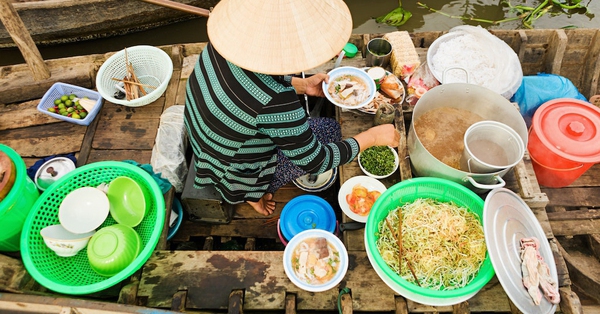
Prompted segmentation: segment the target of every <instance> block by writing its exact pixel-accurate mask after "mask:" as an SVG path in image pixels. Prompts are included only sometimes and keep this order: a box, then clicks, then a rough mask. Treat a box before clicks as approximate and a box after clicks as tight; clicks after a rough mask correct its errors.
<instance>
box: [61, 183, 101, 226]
mask: <svg viewBox="0 0 600 314" xmlns="http://www.w3.org/2000/svg"><path fill="white" fill-rule="evenodd" d="M109 209H110V203H109V202H108V197H107V196H106V194H104V192H102V191H101V190H100V189H97V188H93V187H89V186H87V187H82V188H79V189H76V190H73V191H72V192H71V193H69V194H67V196H66V197H65V199H64V200H63V201H62V202H61V203H60V207H59V208H58V220H59V221H60V224H61V225H62V226H63V227H64V228H65V229H67V230H68V231H70V232H72V233H87V232H90V231H93V230H95V229H96V228H98V227H100V225H102V223H103V222H104V220H106V217H108V212H109Z"/></svg>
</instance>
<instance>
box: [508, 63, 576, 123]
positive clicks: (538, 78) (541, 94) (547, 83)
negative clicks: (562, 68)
mask: <svg viewBox="0 0 600 314" xmlns="http://www.w3.org/2000/svg"><path fill="white" fill-rule="evenodd" d="M556 98H575V99H579V100H583V101H587V99H586V98H585V96H583V95H582V94H581V93H580V92H579V90H578V89H577V87H575V85H574V84H573V82H571V80H569V79H568V78H566V77H563V76H560V75H556V74H549V73H538V74H537V75H527V76H524V77H523V82H522V83H521V86H519V89H517V91H516V93H515V94H514V95H513V97H512V98H511V101H512V102H516V103H517V104H519V111H520V112H521V115H522V116H523V119H525V123H526V124H527V126H531V119H532V118H533V114H534V113H535V111H536V110H537V108H538V107H540V106H541V105H543V104H544V103H545V102H547V101H550V100H553V99H556Z"/></svg>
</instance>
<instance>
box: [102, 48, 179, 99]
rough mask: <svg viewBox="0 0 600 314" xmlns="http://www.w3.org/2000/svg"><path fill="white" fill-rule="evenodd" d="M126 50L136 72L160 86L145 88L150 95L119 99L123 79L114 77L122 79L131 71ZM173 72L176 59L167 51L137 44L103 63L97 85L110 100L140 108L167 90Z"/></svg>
mask: <svg viewBox="0 0 600 314" xmlns="http://www.w3.org/2000/svg"><path fill="white" fill-rule="evenodd" d="M125 50H127V61H129V63H131V64H132V65H133V70H134V72H135V75H136V76H137V77H138V79H139V80H140V82H141V83H142V84H147V85H152V86H156V89H153V88H149V87H144V90H145V91H146V92H147V95H145V96H142V97H140V98H137V99H132V100H127V99H117V98H115V92H117V91H118V88H117V83H119V82H118V81H115V80H114V79H113V78H115V79H119V80H120V79H123V77H125V75H126V74H127V68H126V63H125ZM172 74H173V62H172V61H171V58H170V57H169V55H168V54H167V53H166V52H164V51H162V50H161V49H159V48H156V47H153V46H145V45H141V46H133V47H129V48H126V49H123V50H121V51H119V52H117V53H115V54H114V55H112V56H111V57H110V58H108V60H106V61H105V62H104V63H103V64H102V66H101V67H100V69H99V70H98V75H97V76H96V88H97V89H98V92H99V93H100V95H102V97H103V98H104V99H106V100H107V101H109V102H112V103H114V104H119V105H123V106H128V107H140V106H145V105H147V104H149V103H152V102H153V101H155V100H157V99H158V98H159V97H160V96H161V95H162V94H163V93H164V92H165V90H166V89H167V85H168V84H169V80H170V79H171V75H172Z"/></svg>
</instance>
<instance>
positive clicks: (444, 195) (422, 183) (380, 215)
mask: <svg viewBox="0 0 600 314" xmlns="http://www.w3.org/2000/svg"><path fill="white" fill-rule="evenodd" d="M418 198H430V199H435V200H438V201H441V202H454V203H455V204H456V205H458V206H463V207H466V208H468V209H469V210H471V211H472V212H474V213H475V214H477V215H478V216H479V221H480V222H481V223H483V222H482V216H483V206H484V201H483V199H481V197H479V196H478V195H477V194H475V193H474V192H473V191H471V190H469V189H468V188H466V187H464V186H462V185H460V184H458V183H455V182H452V181H450V180H446V179H441V178H430V177H421V178H414V179H409V180H405V181H402V182H399V183H396V184H395V185H393V186H392V187H390V188H389V189H387V190H386V191H385V192H383V194H381V196H380V197H379V198H378V199H377V201H376V202H375V204H373V207H372V208H371V211H370V212H369V216H368V218H367V224H366V225H365V247H366V250H367V256H368V257H369V261H370V262H371V265H372V266H373V268H374V269H375V271H376V272H377V274H378V275H379V277H381V279H382V280H383V281H384V282H385V283H386V284H387V285H388V286H389V287H390V288H391V289H392V290H394V291H396V292H397V293H399V294H400V295H402V296H404V297H406V298H408V299H411V300H413V301H415V302H418V303H421V304H426V305H432V306H446V305H453V304H458V303H460V302H463V301H466V300H468V299H469V298H471V297H472V296H474V295H475V294H476V293H477V292H478V291H479V290H480V289H481V288H483V286H485V285H486V284H487V283H488V282H489V281H490V279H492V277H493V276H494V274H495V272H494V268H493V266H492V263H491V260H490V256H489V254H486V258H485V260H484V261H483V264H482V266H481V268H480V269H479V273H478V274H477V276H476V277H475V278H474V279H473V280H472V281H471V282H470V283H469V284H468V285H466V286H464V287H462V288H457V289H454V290H444V291H440V290H433V289H427V288H422V287H419V286H417V285H416V284H413V283H411V282H409V281H407V280H405V279H404V278H402V277H400V276H399V275H398V274H397V273H396V272H395V271H394V270H392V269H391V268H390V267H389V266H388V265H387V264H386V262H385V261H384V260H383V258H382V257H381V255H380V254H379V250H378V249H377V246H376V242H377V240H378V238H379V234H378V226H379V223H380V222H381V221H383V219H385V218H386V217H387V215H388V213H389V212H390V211H392V210H394V209H396V208H397V207H399V206H402V205H404V204H405V203H409V202H412V201H414V200H416V199H418ZM423 245H426V243H423Z"/></svg>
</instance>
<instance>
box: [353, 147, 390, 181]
mask: <svg viewBox="0 0 600 314" xmlns="http://www.w3.org/2000/svg"><path fill="white" fill-rule="evenodd" d="M388 147H389V146H388ZM389 149H390V150H391V151H392V153H393V154H394V165H395V166H394V170H392V172H390V173H388V174H385V175H381V176H378V175H375V174H372V173H370V172H369V171H367V170H366V169H365V168H364V167H363V165H362V163H361V158H360V157H361V155H362V153H360V154H358V166H360V170H362V172H363V173H364V174H366V175H367V176H369V177H371V178H375V179H385V178H387V177H389V176H391V175H392V174H393V173H394V172H396V170H397V169H398V165H399V164H400V159H399V158H398V152H397V151H396V149H394V148H392V147H389Z"/></svg>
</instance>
